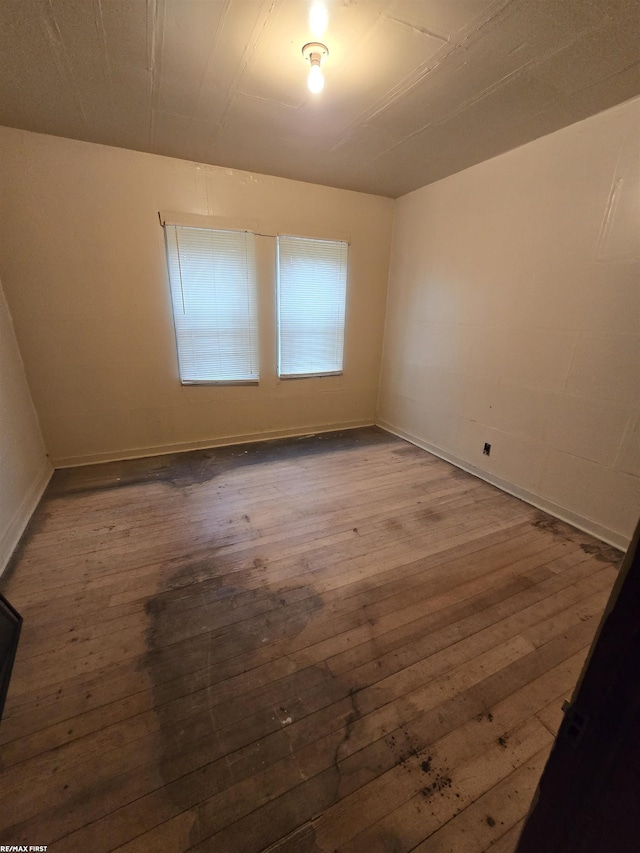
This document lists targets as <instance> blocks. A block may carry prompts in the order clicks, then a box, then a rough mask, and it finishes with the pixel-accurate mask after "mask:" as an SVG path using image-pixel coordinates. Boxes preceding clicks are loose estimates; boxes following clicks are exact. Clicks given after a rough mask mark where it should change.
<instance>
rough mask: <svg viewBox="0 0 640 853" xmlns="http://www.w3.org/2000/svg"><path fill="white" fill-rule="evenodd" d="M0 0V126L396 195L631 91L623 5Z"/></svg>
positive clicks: (636, 53) (483, 0) (637, 85)
mask: <svg viewBox="0 0 640 853" xmlns="http://www.w3.org/2000/svg"><path fill="white" fill-rule="evenodd" d="M310 5H311V4H310V3H307V2H304V0H1V2H0V57H1V62H0V124H5V125H8V126H11V127H19V128H25V129H27V130H34V131H39V132H43V133H51V134H55V135H58V136H67V137H71V138H74V139H84V140H88V141H91V142H100V143H104V144H106V145H117V146H120V147H124V148H133V149H136V150H139V151H149V152H153V153H156V154H165V155H169V156H171V157H181V158H184V159H188V160H196V161H199V162H203V163H213V164H216V165H220V166H230V167H235V168H240V169H248V170H251V171H255V172H263V173H267V174H271V175H280V176H283V177H289V178H296V179H299V180H304V181H312V182H314V183H321V184H327V185H330V186H335V187H344V188H348V189H354V190H361V191H364V192H371V193H379V194H382V195H387V196H392V197H396V196H399V195H402V194H403V193H406V192H408V191H410V190H412V189H416V188H417V187H420V186H423V185H424V184H427V183H430V182H432V181H435V180H438V179H439V178H442V177H444V176H446V175H449V174H452V173H454V172H457V171H460V170H461V169H464V168H466V167H468V166H470V165H473V164H474V163H478V162H480V161H481V160H485V159H487V158H489V157H493V156H495V155H496V154H499V153H501V152H503V151H506V150H508V149H510V148H513V147H515V146H517V145H521V144H523V143H524V142H528V141H529V140H531V139H535V138H536V137H539V136H542V135H544V134H546V133H550V132H551V131H553V130H556V129H558V128H560V127H563V126H565V125H567V124H570V123H572V122H574V121H578V120H579V119H582V118H585V117H587V116H589V115H592V114H594V113H596V112H599V111H601V110H603V109H606V108H607V107H610V106H612V105H614V104H617V103H620V102H621V101H624V100H627V99H628V98H631V97H633V96H634V95H637V94H638V93H640V11H639V10H640V6H639V5H638V3H637V0H394V2H392V0H333V2H331V0H328V2H326V3H325V5H326V8H327V12H328V26H327V29H326V32H325V33H324V36H323V38H322V40H323V41H325V42H326V44H327V46H328V47H329V51H330V56H329V58H328V59H327V61H326V63H325V65H324V67H323V70H324V72H325V78H326V85H325V89H324V92H323V93H322V94H321V95H319V96H313V95H311V94H310V93H309V92H308V91H307V88H306V72H307V66H306V65H305V62H304V60H303V59H302V56H301V48H302V45H303V44H304V43H305V42H307V41H309V40H312V39H313V36H314V34H313V33H312V32H311V30H310V26H309V9H310Z"/></svg>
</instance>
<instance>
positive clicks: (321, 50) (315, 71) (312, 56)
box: [302, 41, 329, 95]
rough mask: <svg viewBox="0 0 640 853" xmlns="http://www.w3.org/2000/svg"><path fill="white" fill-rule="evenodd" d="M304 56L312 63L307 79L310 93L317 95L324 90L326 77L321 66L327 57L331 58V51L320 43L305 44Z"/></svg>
mask: <svg viewBox="0 0 640 853" xmlns="http://www.w3.org/2000/svg"><path fill="white" fill-rule="evenodd" d="M302 55H303V56H304V58H305V59H306V60H308V62H310V63H311V68H310V69H309V76H308V77H307V86H308V87H309V91H310V92H313V94H314V95H317V94H318V92H321V91H322V90H323V88H324V77H323V75H322V70H321V68H320V64H321V63H322V60H323V59H324V57H325V56H329V50H328V48H327V47H326V45H324V44H320V42H319V41H310V42H309V44H305V46H304V47H303V48H302Z"/></svg>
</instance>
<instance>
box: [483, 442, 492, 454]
mask: <svg viewBox="0 0 640 853" xmlns="http://www.w3.org/2000/svg"><path fill="white" fill-rule="evenodd" d="M482 452H483V453H484V455H485V456H491V445H490V444H487V442H486V441H485V443H484V450H483V451H482Z"/></svg>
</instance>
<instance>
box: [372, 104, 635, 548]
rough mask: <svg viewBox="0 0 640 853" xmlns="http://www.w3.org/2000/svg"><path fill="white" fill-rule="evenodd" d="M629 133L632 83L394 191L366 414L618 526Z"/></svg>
mask: <svg viewBox="0 0 640 853" xmlns="http://www.w3.org/2000/svg"><path fill="white" fill-rule="evenodd" d="M639 139H640V100H634V101H632V102H629V103H627V104H624V105H622V106H620V107H617V108H615V109H612V110H609V111H607V112H605V113H601V114H600V115H598V116H595V117H593V118H591V119H588V120H587V121H584V122H580V123H579V124H575V125H573V126H571V127H568V128H566V129H564V130H561V131H559V132H557V133H554V134H552V135H550V136H547V137H544V138H543V139H540V140H537V141H535V142H532V143H530V144H529V145H526V146H524V147H522V148H519V149H517V150H514V151H511V152H509V153H507V154H504V155H502V156H500V157H498V158H496V159H494V160H490V161H488V162H485V163H482V164H480V165H478V166H474V167H473V168H471V169H468V170H466V171H465V172H461V173H459V174H457V175H454V176H452V177H450V178H447V179H445V180H442V181H440V182H438V183H436V184H432V185H430V186H428V187H424V188H423V189H420V190H417V191H416V192H414V193H411V194H409V195H406V196H404V197H402V198H401V199H399V200H398V203H397V213H396V222H395V229H394V243H393V251H392V262H391V271H390V282H389V297H388V310H387V321H386V332H385V346H384V354H383V367H382V373H381V387H380V397H379V422H382V423H383V424H386V425H389V426H391V428H393V429H394V430H395V431H397V432H399V433H401V434H404V435H406V436H409V437H412V438H413V439H414V440H416V441H417V442H418V443H420V444H422V445H423V446H425V447H432V448H435V449H436V450H437V451H438V452H440V453H442V454H443V455H445V456H447V457H448V458H451V459H453V460H455V461H457V462H459V463H461V464H463V465H464V466H465V467H467V468H469V469H470V470H472V471H476V472H478V473H480V474H481V475H482V476H484V477H486V478H488V479H490V480H493V481H494V482H497V483H499V484H500V485H502V486H504V487H506V488H507V489H509V490H510V491H513V492H515V493H516V494H520V495H521V496H524V497H526V498H528V499H529V500H532V501H534V502H535V503H537V504H538V505H540V506H543V507H545V508H548V509H550V510H551V511H553V512H555V513H556V514H557V515H560V516H561V517H564V518H566V519H568V520H570V521H572V522H574V523H578V524H579V525H580V526H583V527H585V528H586V529H589V530H591V531H593V532H595V533H596V534H597V535H601V536H603V537H604V538H607V539H609V540H610V541H613V542H615V543H617V544H626V542H627V541H628V539H629V537H630V536H631V534H632V532H633V529H634V526H635V522H636V521H637V518H638V514H639V513H640V489H639V485H640V480H639V474H640V447H639V440H640V427H639V401H640V349H639V337H638V336H639V333H640V277H639V271H640V263H639V259H640V234H639V226H640V210H639V208H640V146H639V145H638V140H639ZM484 442H489V443H490V444H491V456H490V457H486V456H483V454H482V449H483V444H484Z"/></svg>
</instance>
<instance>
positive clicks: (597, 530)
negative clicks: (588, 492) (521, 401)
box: [376, 420, 631, 551]
mask: <svg viewBox="0 0 640 853" xmlns="http://www.w3.org/2000/svg"><path fill="white" fill-rule="evenodd" d="M376 426H379V427H380V429H384V430H386V431H387V432H390V433H391V434H392V435H397V436H398V438H404V439H405V441H409V442H410V443H411V444H415V445H416V447H420V448H422V450H426V451H428V452H429V453H433V455H434V456H438V457H439V458H440V459H444V460H445V462H450V463H451V464H452V465H455V466H456V468H461V469H462V470H463V471H467V473H469V474H473V476H474V477H479V478H480V479H481V480H484V481H485V482H487V483H491V485H492V486H497V488H498V489H501V490H502V491H503V492H507V493H508V494H510V495H513V496H514V497H516V498H519V499H520V500H521V501H524V502H525V503H528V504H531V506H534V507H536V509H541V510H543V511H544V512H548V513H549V515H553V516H554V517H555V518H558V519H560V521H566V522H567V524H571V525H572V526H573V527H577V528H578V530H582V531H583V533H588V534H589V535H590V536H595V538H596V539H600V540H601V541H602V542H606V543H607V545H613V547H614V548H618V549H620V550H621V551H626V550H627V548H628V547H629V542H630V541H631V540H630V537H626V536H624V535H623V534H622V533H618V532H616V531H615V530H610V529H609V528H608V527H604V526H603V525H602V524H598V522H597V521H593V520H592V519H590V518H585V517H584V516H582V515H579V514H578V513H575V512H573V511H572V510H570V509H567V508H566V507H563V506H560V505H559V504H556V503H554V502H553V501H550V500H548V499H547V498H544V497H541V496H540V495H537V494H535V492H530V491H529V490H528V489H522V488H520V486H515V485H514V484H513V483H509V482H508V481H507V480H503V479H502V477H497V476H496V475H495V474H491V473H490V472H489V471H484V470H483V469H482V468H476V466H475V465H472V464H471V463H470V462H465V460H464V459H459V458H458V457H457V456H454V455H453V454H452V453H448V452H447V451H446V450H441V449H440V448H439V447H436V446H435V445H432V444H429V442H428V441H423V440H422V439H421V438H418V437H417V436H415V435H412V434H411V433H408V432H405V431H404V430H403V429H400V428H399V427H396V426H393V424H389V423H387V422H386V421H382V420H377V421H376Z"/></svg>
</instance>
